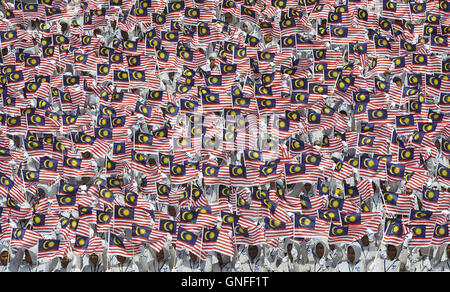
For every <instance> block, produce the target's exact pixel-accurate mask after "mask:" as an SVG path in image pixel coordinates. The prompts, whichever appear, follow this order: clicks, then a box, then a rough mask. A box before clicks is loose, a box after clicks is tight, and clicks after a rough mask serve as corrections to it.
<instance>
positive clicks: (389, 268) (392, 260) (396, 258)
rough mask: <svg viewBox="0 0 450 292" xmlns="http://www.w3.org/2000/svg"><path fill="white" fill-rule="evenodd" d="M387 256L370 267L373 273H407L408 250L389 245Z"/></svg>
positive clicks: (376, 260) (377, 259)
mask: <svg viewBox="0 0 450 292" xmlns="http://www.w3.org/2000/svg"><path fill="white" fill-rule="evenodd" d="M385 253H386V256H385V257H384V258H382V257H377V258H376V259H375V261H374V262H373V263H372V265H371V266H370V267H369V271H371V272H400V271H401V272H403V271H406V262H407V250H406V248H405V249H402V248H401V246H400V245H398V246H395V245H392V244H388V245H387V246H386V251H385Z"/></svg>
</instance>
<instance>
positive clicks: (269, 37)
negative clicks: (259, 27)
mask: <svg viewBox="0 0 450 292" xmlns="http://www.w3.org/2000/svg"><path fill="white" fill-rule="evenodd" d="M272 40H273V37H272V35H271V34H270V33H267V34H265V35H264V43H266V44H268V43H270V42H271V41H272Z"/></svg>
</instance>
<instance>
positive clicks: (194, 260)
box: [189, 252, 198, 262]
mask: <svg viewBox="0 0 450 292" xmlns="http://www.w3.org/2000/svg"><path fill="white" fill-rule="evenodd" d="M189 257H190V258H191V261H193V262H196V261H197V259H198V256H197V255H196V254H194V253H192V252H189Z"/></svg>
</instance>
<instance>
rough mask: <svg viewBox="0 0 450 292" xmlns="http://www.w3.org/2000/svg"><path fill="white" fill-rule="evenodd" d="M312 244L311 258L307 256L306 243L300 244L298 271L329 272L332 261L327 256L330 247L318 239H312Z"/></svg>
mask: <svg viewBox="0 0 450 292" xmlns="http://www.w3.org/2000/svg"><path fill="white" fill-rule="evenodd" d="M311 244H312V258H310V257H308V255H307V252H306V245H301V253H302V264H301V265H300V272H329V271H331V270H332V268H333V267H332V261H331V260H330V259H329V258H328V253H329V250H330V248H329V247H328V244H327V243H326V242H325V241H323V240H320V239H314V240H313V241H311Z"/></svg>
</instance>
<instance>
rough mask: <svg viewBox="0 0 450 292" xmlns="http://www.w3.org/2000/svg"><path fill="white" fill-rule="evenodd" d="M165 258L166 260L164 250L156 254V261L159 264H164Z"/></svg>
mask: <svg viewBox="0 0 450 292" xmlns="http://www.w3.org/2000/svg"><path fill="white" fill-rule="evenodd" d="M164 258H165V256H164V249H163V248H161V250H160V251H158V252H157V253H156V260H157V261H158V262H162V261H163V260H164Z"/></svg>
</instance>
